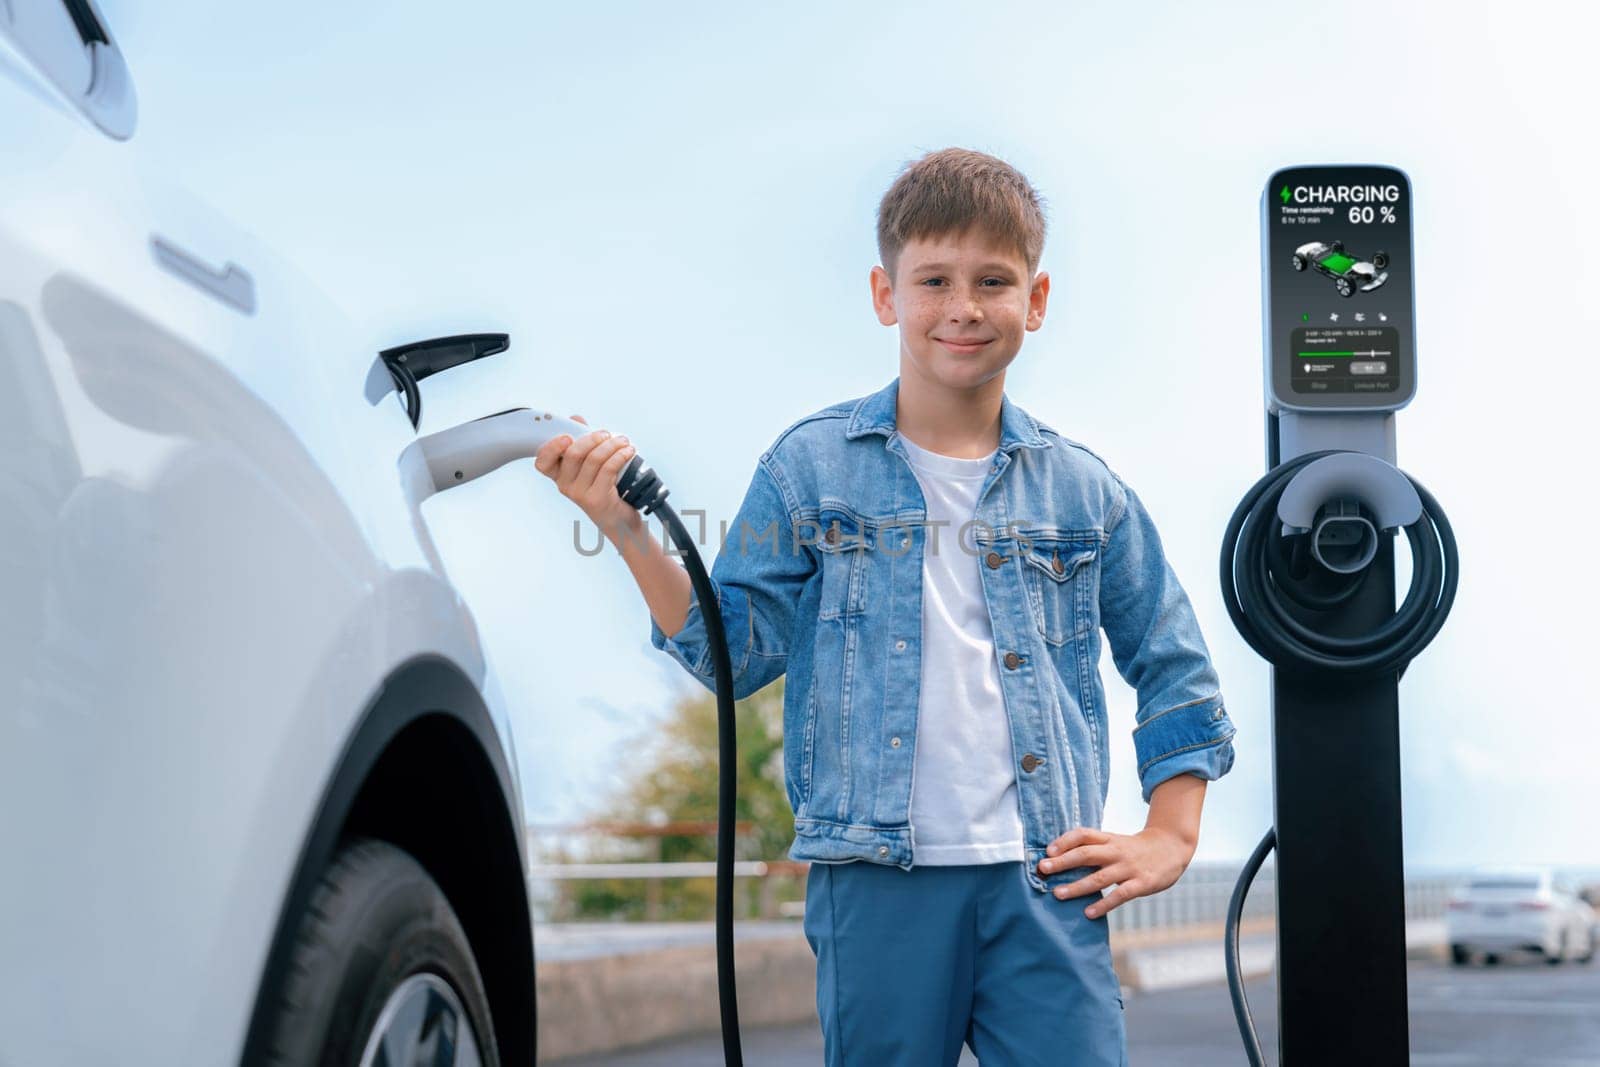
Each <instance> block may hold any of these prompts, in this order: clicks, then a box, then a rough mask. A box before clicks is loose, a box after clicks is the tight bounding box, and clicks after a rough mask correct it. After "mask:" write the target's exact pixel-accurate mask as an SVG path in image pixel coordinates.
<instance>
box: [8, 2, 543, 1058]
mask: <svg viewBox="0 0 1600 1067" xmlns="http://www.w3.org/2000/svg"><path fill="white" fill-rule="evenodd" d="M113 29H114V27H108V26H107V25H106V24H105V21H104V19H103V18H102V16H101V14H100V12H99V11H98V10H97V9H96V8H95V5H94V4H93V2H92V0H0V188H3V189H4V195H3V196H0V603H3V604H4V609H3V611H0V862H3V868H0V869H3V874H0V1064H6V1065H15V1067H32V1065H36V1064H112V1063H115V1064H226V1063H239V1062H241V1061H242V1062H245V1063H248V1064H269V1063H294V1064H306V1063H322V1062H338V1063H360V1064H373V1063H390V1064H400V1063H413V1062H428V1063H441V1064H454V1065H468V1064H474V1063H479V1062H481V1063H484V1064H494V1063H500V1062H506V1063H532V1062H533V1061H534V1033H535V1019H534V1007H535V1005H534V968H533V940H532V922H531V916H530V912H529V902H528V894H527V884H526V879H525V870H526V868H525V863H524V855H523V836H522V832H521V827H522V819H521V811H522V807H521V802H520V798H519V785H518V781H517V774H516V767H517V761H516V756H515V752H514V749H513V745H512V740H511V734H510V730H509V727H508V724H507V718H506V715H505V712H504V705H503V702H502V701H501V700H500V698H499V696H498V694H497V691H496V688H495V684H494V676H493V673H492V671H491V670H490V667H489V664H488V663H487V661H486V658H485V655H484V651H483V648H482V645H481V643H480V641H479V637H478V633H477V629H476V627H475V625H474V622H473V619H472V616H471V614H470V613H469V612H468V611H467V610H466V608H465V606H464V604H463V603H462V601H461V599H460V598H459V597H458V595H457V593H456V591H455V589H454V587H453V586H452V585H451V583H450V581H449V579H448V577H447V576H446V575H445V573H444V571H443V568H442V566H441V565H440V563H439V559H438V555H437V553H436V552H435V551H434V548H433V546H432V544H431V542H430V540H429V537H428V532H427V527H426V524H425V523H424V522H423V521H422V518H421V516H420V514H419V512H418V509H417V506H416V501H415V500H413V499H411V498H410V497H408V495H407V490H406V488H405V487H403V485H402V480H401V478H400V475H399V472H398V470H397V467H396V462H397V459H398V457H399V456H400V455H401V453H402V450H403V449H405V447H406V446H407V445H408V444H410V443H411V442H412V441H413V440H414V437H415V435H414V431H413V429H412V427H411V424H410V422H409V421H408V419H407V417H406V414H405V413H404V411H403V410H402V408H401V406H400V404H399V402H398V400H397V399H396V398H395V394H393V393H389V394H388V395H387V396H385V395H384V392H385V391H384V390H383V389H381V388H380V389H379V392H378V400H379V402H378V403H377V404H376V405H375V404H373V403H372V402H370V401H369V398H368V397H367V396H365V395H364V390H365V389H367V388H368V387H369V385H370V381H371V378H370V376H369V370H371V369H372V367H373V364H374V357H375V355H376V353H377V351H378V350H379V349H380V348H383V347H385V345H393V344H394V343H395V342H396V341H401V340H409V339H406V338H373V337H359V336H355V334H354V332H353V328H352V327H351V326H350V325H349V323H348V322H347V320H346V319H345V318H344V317H343V315H342V314H341V313H340V312H339V310H338V309H337V308H335V307H334V306H333V305H332V304H331V303H330V302H329V301H328V300H327V299H326V298H325V297H324V296H323V295H321V294H320V293H319V292H318V291H317V289H316V288H315V287H314V286H312V285H310V284H309V283H308V282H306V281H305V280H304V279H303V278H301V277H300V276H299V275H298V274H297V273H296V272H295V271H294V270H293V269H292V268H291V267H290V266H288V265H287V264H285V263H283V262H281V261H279V260H278V259H276V258H275V257H274V256H273V254H272V253H271V252H270V251H269V250H268V249H266V248H264V247H261V246H260V245H258V244H257V243H255V242H254V241H252V240H251V239H250V238H249V237H248V236H246V235H245V233H243V232H242V231H241V230H239V229H238V228H237V227H235V226H233V225H231V224H230V223H229V222H228V221H227V220H225V219H219V218H216V217H213V216H212V214H210V213H209V212H208V211H206V210H205V209H204V208H203V207H202V206H201V205H199V204H198V203H196V202H194V201H193V200H191V199H188V198H186V197H185V196H184V195H183V194H182V193H181V192H180V191H178V190H177V189H175V188H173V187H172V186H171V185H170V184H169V183H168V181H167V180H166V178H165V176H164V175H163V174H162V173H161V172H160V168H159V166H158V165H156V164H151V163H149V162H148V161H145V160H143V159H142V158H141V156H140V150H139V145H138V138H137V135H136V129H135V128H136V126H137V121H136V120H137V110H138V109H137V107H136V104H135V99H136V98H135V92H134V89H135V85H136V84H137V80H138V67H137V62H136V61H130V62H127V63H125V62H124V59H123V57H122V55H121V54H120V53H119V52H118V50H117V46H116V42H115V40H114V35H113V33H112V32H111V31H112V30H113ZM379 369H380V370H381V369H382V368H381V366H380V367H379ZM380 385H381V382H380Z"/></svg>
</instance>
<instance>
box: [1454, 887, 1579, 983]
mask: <svg viewBox="0 0 1600 1067" xmlns="http://www.w3.org/2000/svg"><path fill="white" fill-rule="evenodd" d="M1445 929H1446V936H1447V938H1448V940H1449V942H1450V956H1451V959H1452V960H1453V961H1454V962H1455V963H1458V964H1462V963H1467V962H1468V961H1469V960H1470V959H1471V958H1472V954H1473V953H1475V952H1481V953H1483V960H1484V962H1485V963H1497V962H1499V959H1500V957H1501V955H1503V954H1505V953H1511V952H1532V953H1535V954H1536V955H1539V956H1541V957H1542V958H1543V959H1544V960H1545V961H1546V962H1548V963H1553V964H1554V963H1560V962H1561V961H1562V960H1577V961H1578V962H1580V963H1588V962H1589V961H1590V960H1592V959H1594V952H1595V936H1596V934H1595V913H1594V911H1593V910H1592V909H1591V908H1590V907H1589V905H1588V904H1587V903H1585V902H1584V900H1583V899H1582V898H1581V897H1579V895H1578V893H1577V890H1576V889H1575V888H1574V887H1573V886H1572V885H1571V884H1570V883H1568V882H1567V880H1566V879H1564V878H1562V877H1560V876H1558V875H1556V874H1555V873H1554V872H1552V871H1551V870H1549V869H1548V868H1540V867H1525V868H1510V867H1508V868H1500V869H1485V870H1481V871H1479V872H1477V873H1476V874H1474V875H1473V876H1472V878H1471V879H1470V880H1469V881H1468V882H1467V884H1466V885H1464V886H1462V887H1461V888H1460V889H1458V890H1456V892H1454V893H1453V894H1451V896H1450V900H1449V903H1448V911H1447V912H1446V915H1445Z"/></svg>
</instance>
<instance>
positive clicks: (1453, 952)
mask: <svg viewBox="0 0 1600 1067" xmlns="http://www.w3.org/2000/svg"><path fill="white" fill-rule="evenodd" d="M1471 959H1472V954H1471V953H1469V952H1468V951H1467V946H1465V945H1451V946H1450V962H1451V963H1453V964H1455V965H1456V966H1457V967H1461V966H1464V965H1465V964H1466V963H1467V962H1468V961H1470V960H1471Z"/></svg>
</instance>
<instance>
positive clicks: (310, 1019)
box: [267, 838, 500, 1067]
mask: <svg viewBox="0 0 1600 1067" xmlns="http://www.w3.org/2000/svg"><path fill="white" fill-rule="evenodd" d="M275 1004H276V1017H275V1019H274V1022H273V1025H272V1029H271V1033H272V1038H271V1041H270V1043H269V1045H268V1054H267V1062H268V1063H273V1064H305V1063H347V1064H352V1065H354V1064H359V1065H360V1067H375V1065H378V1064H397V1063H430V1064H441V1065H447V1067H480V1065H482V1067H498V1064H499V1062H500V1057H499V1053H498V1051H497V1049H496V1047H495V1041H494V1031H493V1030H492V1029H491V1025H490V1016H489V1001H488V997H487V996H486V995H485V993H484V989H483V979H482V977H481V976H480V975H479V973H478V968H477V965H476V963H475V962H474V961H473V957H472V949H471V947H470V946H469V945H468V944H467V937H466V934H465V933H464V932H463V931H462V929H461V923H460V921H459V920H458V919H457V918H456V914H455V911H454V910H453V909H452V908H451V907H450V902H449V900H447V899H446V898H445V895H444V893H443V891H441V890H440V888H439V886H438V883H436V882H435V881H434V880H433V878H432V877H431V876H430V875H429V874H428V872H427V871H426V870H424V869H423V867H422V865H421V864H419V863H418V862H417V861H416V860H415V859H413V858H412V857H411V855H410V854H409V853H406V852H404V851H402V850H401V849H399V848H396V847H395V846H394V845H391V844H389V843H388V842H386V841H377V840H373V839H370V838H362V839H357V840H354V841H351V842H349V843H347V844H345V845H344V846H343V847H342V848H341V849H340V850H339V853H338V854H337V855H336V856H335V857H334V860H333V862H332V863H331V864H330V865H329V866H328V869H327V871H326V872H324V874H323V876H322V880H321V882H320V884H319V885H318V886H317V888H316V890H315V891H314V892H313V893H312V895H311V901H310V903H309V904H308V905H307V907H306V911H305V915H304V916H303V918H302V919H301V923H300V930H299V934H298V936H297V937H296V939H295V947H294V954H293V959H292V961H291V963H290V966H289V968H288V970H287V977H286V978H285V979H284V983H283V987H282V988H281V989H280V990H279V991H278V993H277V997H276V998H275Z"/></svg>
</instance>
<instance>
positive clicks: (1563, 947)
mask: <svg viewBox="0 0 1600 1067" xmlns="http://www.w3.org/2000/svg"><path fill="white" fill-rule="evenodd" d="M1566 958H1567V935H1566V934H1562V935H1561V943H1560V944H1558V945H1557V946H1556V951H1555V954H1554V955H1546V956H1545V958H1544V961H1545V962H1546V963H1548V964H1549V965H1550V966H1552V967H1556V966H1559V965H1560V963H1561V961H1562V960H1564V959H1566Z"/></svg>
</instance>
